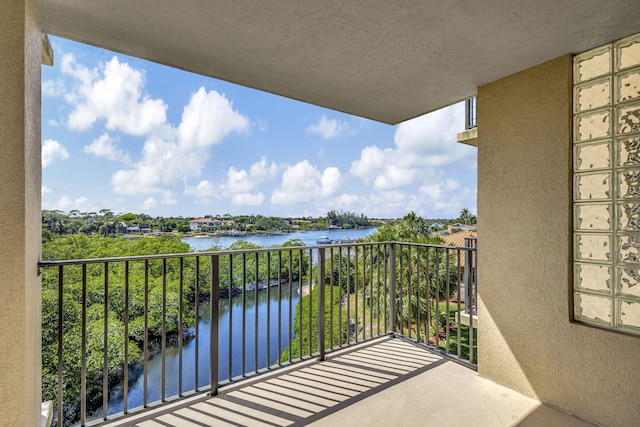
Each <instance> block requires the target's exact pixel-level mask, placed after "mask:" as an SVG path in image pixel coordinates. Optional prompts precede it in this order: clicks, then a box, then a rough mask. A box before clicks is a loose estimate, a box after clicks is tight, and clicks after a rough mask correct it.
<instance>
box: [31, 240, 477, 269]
mask: <svg viewBox="0 0 640 427" xmlns="http://www.w3.org/2000/svg"><path fill="white" fill-rule="evenodd" d="M385 244H387V245H388V244H396V245H404V246H419V247H429V248H441V249H448V250H458V249H459V250H464V251H476V250H477V248H470V247H465V246H445V245H433V244H428V243H414V242H398V241H386V242H357V243H356V242H352V243H335V244H330V245H313V246H280V247H270V248H255V249H237V250H228V249H227V250H221V251H207V252H185V253H177V254H153V255H133V256H123V257H107V258H85V259H65V260H52V261H39V262H38V267H53V266H59V265H77V264H100V263H105V262H107V263H108V262H126V261H145V260H156V259H170V258H195V257H206V256H212V255H242V254H254V253H262V252H282V251H299V250H309V249H323V248H324V249H330V248H346V247H356V246H358V247H362V246H374V245H385Z"/></svg>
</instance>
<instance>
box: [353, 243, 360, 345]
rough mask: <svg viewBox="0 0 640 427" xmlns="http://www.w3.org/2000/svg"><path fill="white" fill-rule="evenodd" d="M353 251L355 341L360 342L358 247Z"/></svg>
mask: <svg viewBox="0 0 640 427" xmlns="http://www.w3.org/2000/svg"><path fill="white" fill-rule="evenodd" d="M353 251H354V252H355V254H354V257H355V270H356V271H355V273H354V275H353V282H354V283H353V294H354V296H355V298H354V299H353V305H354V306H355V307H354V316H353V317H354V318H355V326H354V328H355V331H354V333H355V338H356V339H355V342H358V337H359V336H360V334H359V333H358V324H359V323H360V322H359V320H360V319H359V318H358V274H359V273H358V247H357V246H354V248H353Z"/></svg>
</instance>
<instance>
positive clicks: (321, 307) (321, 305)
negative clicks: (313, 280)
mask: <svg viewBox="0 0 640 427" xmlns="http://www.w3.org/2000/svg"><path fill="white" fill-rule="evenodd" d="M325 255H326V254H325V248H319V249H318V352H319V353H320V357H319V358H318V360H319V361H321V362H322V361H324V360H325V344H324V339H325V330H324V318H325V316H324V312H325V299H324V296H325V295H324V291H325V289H324V288H325V286H324V279H325V276H324V260H325Z"/></svg>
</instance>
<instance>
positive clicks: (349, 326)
mask: <svg viewBox="0 0 640 427" xmlns="http://www.w3.org/2000/svg"><path fill="white" fill-rule="evenodd" d="M346 296H347V313H346V316H347V345H349V344H351V246H347V291H346Z"/></svg>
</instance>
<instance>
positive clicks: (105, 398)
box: [102, 262, 109, 421]
mask: <svg viewBox="0 0 640 427" xmlns="http://www.w3.org/2000/svg"><path fill="white" fill-rule="evenodd" d="M103 309H104V331H103V332H104V337H103V344H104V347H103V348H104V350H103V351H104V355H103V356H104V359H103V365H102V419H103V420H105V421H106V420H107V414H108V412H109V263H108V262H105V263H104V306H103Z"/></svg>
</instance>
